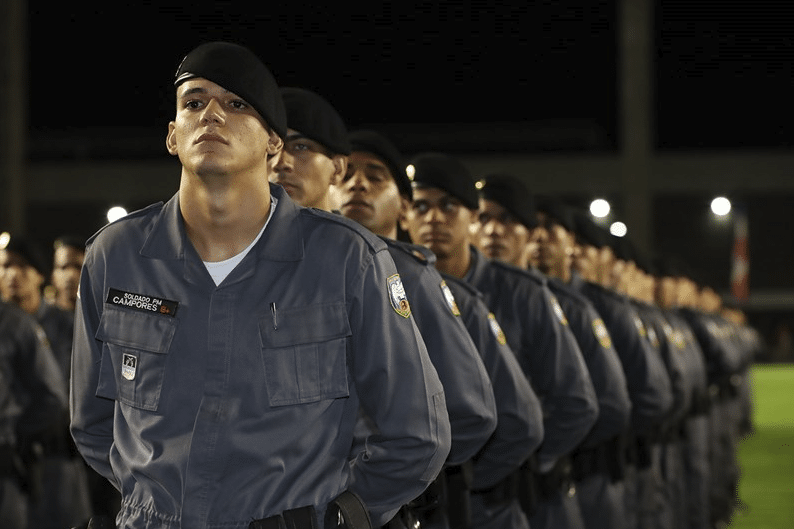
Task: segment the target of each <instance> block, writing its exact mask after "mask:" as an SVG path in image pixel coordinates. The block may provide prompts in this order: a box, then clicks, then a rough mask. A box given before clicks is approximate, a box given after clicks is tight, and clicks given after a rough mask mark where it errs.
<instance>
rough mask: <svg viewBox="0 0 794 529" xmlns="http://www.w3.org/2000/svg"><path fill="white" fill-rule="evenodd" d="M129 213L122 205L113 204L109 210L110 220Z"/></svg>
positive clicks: (112, 220) (113, 220)
mask: <svg viewBox="0 0 794 529" xmlns="http://www.w3.org/2000/svg"><path fill="white" fill-rule="evenodd" d="M125 215H127V210H126V209H124V208H122V207H121V206H113V207H112V208H110V209H109V210H108V222H115V221H117V220H119V219H120V218H121V217H124V216H125Z"/></svg>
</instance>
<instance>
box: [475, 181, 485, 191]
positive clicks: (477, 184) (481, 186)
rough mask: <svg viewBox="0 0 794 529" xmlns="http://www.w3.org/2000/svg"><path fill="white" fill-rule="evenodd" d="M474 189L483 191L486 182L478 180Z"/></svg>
mask: <svg viewBox="0 0 794 529" xmlns="http://www.w3.org/2000/svg"><path fill="white" fill-rule="evenodd" d="M474 187H476V188H477V189H482V188H483V187H485V180H477V182H475V183H474Z"/></svg>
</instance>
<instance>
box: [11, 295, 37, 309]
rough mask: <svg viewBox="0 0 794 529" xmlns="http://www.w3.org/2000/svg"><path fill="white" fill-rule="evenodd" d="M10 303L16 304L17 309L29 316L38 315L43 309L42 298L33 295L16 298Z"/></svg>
mask: <svg viewBox="0 0 794 529" xmlns="http://www.w3.org/2000/svg"><path fill="white" fill-rule="evenodd" d="M9 301H11V302H12V303H14V304H15V305H16V306H17V307H19V308H20V309H22V310H24V311H25V312H27V313H28V314H36V313H37V312H38V311H39V307H41V296H37V295H35V294H31V295H29V296H23V297H14V298H11V299H10V300H9Z"/></svg>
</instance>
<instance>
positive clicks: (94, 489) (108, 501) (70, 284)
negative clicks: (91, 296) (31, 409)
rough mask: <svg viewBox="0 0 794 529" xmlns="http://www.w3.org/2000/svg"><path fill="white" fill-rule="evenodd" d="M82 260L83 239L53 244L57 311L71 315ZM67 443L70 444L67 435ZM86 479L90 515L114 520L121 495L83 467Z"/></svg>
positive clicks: (63, 238)
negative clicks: (60, 310)
mask: <svg viewBox="0 0 794 529" xmlns="http://www.w3.org/2000/svg"><path fill="white" fill-rule="evenodd" d="M84 260H85V239H82V238H80V237H78V236H76V235H71V234H68V235H62V236H60V237H58V238H57V239H55V242H53V256H52V261H53V263H52V289H53V290H54V296H53V299H52V302H53V303H54V304H55V305H56V306H57V307H59V308H61V309H63V310H65V311H67V312H68V313H70V314H74V308H75V302H76V301H77V290H78V288H79V286H80V270H81V268H82V266H83V261H84ZM71 341H72V339H71V338H70V339H69V363H68V364H67V365H66V372H65V374H66V375H67V376H68V375H69V372H70V371H71ZM69 441H70V443H73V441H72V439H71V436H69ZM85 468H86V474H87V476H86V478H87V480H88V490H89V496H90V499H91V513H92V514H93V515H98V516H107V517H108V519H111V520H113V519H115V518H116V513H117V512H118V511H119V508H120V507H121V494H120V493H119V491H118V490H116V487H114V486H113V485H112V484H111V483H110V482H109V481H108V480H107V479H105V478H104V477H103V476H101V475H100V474H98V473H97V471H96V470H94V469H93V468H91V467H89V466H88V465H87V464H86V465H85Z"/></svg>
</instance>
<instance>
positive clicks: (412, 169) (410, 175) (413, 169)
mask: <svg viewBox="0 0 794 529" xmlns="http://www.w3.org/2000/svg"><path fill="white" fill-rule="evenodd" d="M405 174H407V175H408V180H411V181H413V179H414V175H415V174H416V167H414V166H413V165H409V166H408V167H406V168H405Z"/></svg>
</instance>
